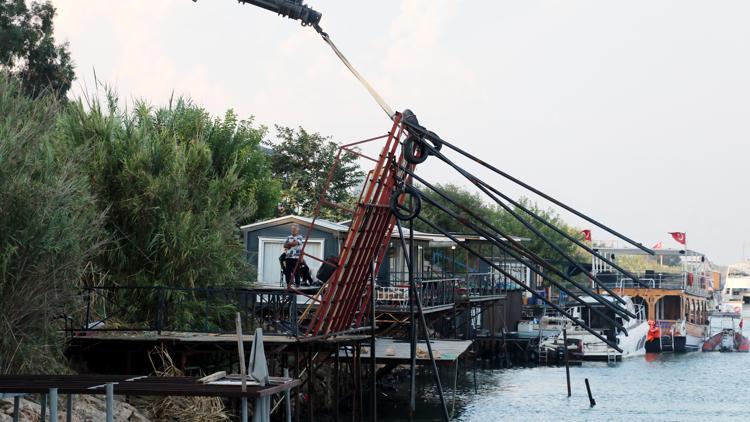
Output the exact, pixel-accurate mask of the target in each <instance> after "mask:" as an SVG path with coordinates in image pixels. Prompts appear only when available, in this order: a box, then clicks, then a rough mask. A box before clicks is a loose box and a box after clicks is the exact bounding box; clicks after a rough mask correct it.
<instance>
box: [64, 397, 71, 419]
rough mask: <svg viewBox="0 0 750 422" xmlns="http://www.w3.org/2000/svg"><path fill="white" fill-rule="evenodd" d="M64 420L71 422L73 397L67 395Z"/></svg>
mask: <svg viewBox="0 0 750 422" xmlns="http://www.w3.org/2000/svg"><path fill="white" fill-rule="evenodd" d="M65 420H66V421H67V422H73V395H72V394H68V402H67V406H66V407H65Z"/></svg>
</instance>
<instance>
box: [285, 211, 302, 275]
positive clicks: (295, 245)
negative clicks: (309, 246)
mask: <svg viewBox="0 0 750 422" xmlns="http://www.w3.org/2000/svg"><path fill="white" fill-rule="evenodd" d="M290 230H291V234H290V235H289V236H287V237H286V240H285V241H284V249H286V250H287V251H286V259H285V260H284V261H285V262H284V278H285V280H286V285H287V286H288V285H289V283H291V281H292V273H294V285H295V286H299V280H300V271H299V269H297V271H294V269H295V268H296V267H297V261H298V260H299V256H300V253H301V252H302V245H304V243H305V238H304V237H302V236H301V235H300V234H299V225H298V224H297V223H293V224H292V226H291V228H290Z"/></svg>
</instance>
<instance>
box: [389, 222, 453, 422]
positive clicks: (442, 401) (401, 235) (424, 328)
mask: <svg viewBox="0 0 750 422" xmlns="http://www.w3.org/2000/svg"><path fill="white" fill-rule="evenodd" d="M410 224H411V223H410ZM396 226H397V227H398V234H399V238H400V239H401V248H402V249H406V242H405V241H404V231H403V228H402V227H401V220H399V219H398V218H396ZM412 233H413V232H412ZM410 237H411V239H410V240H411V241H412V248H413V247H414V244H413V234H410ZM454 241H455V240H454ZM413 264H414V262H413V261H412V257H411V256H409V257H408V259H407V261H406V266H407V267H408V268H409V277H410V278H411V279H412V280H413V277H412V276H411V274H412V269H413V268H414V267H413ZM411 290H412V294H413V295H414V298H415V303H416V305H417V313H418V314H419V322H420V323H421V326H422V331H423V332H424V340H425V344H426V345H427V354H428V355H429V356H430V362H431V363H432V372H433V374H434V376H435V384H436V385H437V389H438V395H439V396H440V404H441V408H442V410H443V419H444V420H445V421H446V422H448V421H449V420H450V416H449V415H448V407H447V406H446V404H445V396H444V395H443V385H442V383H441V382H440V373H439V372H438V369H437V363H435V356H434V355H433V353H432V345H431V344H430V335H429V331H427V321H426V320H425V317H424V312H423V310H422V300H421V299H420V298H419V295H417V292H416V287H415V286H414V283H413V282H412V283H411Z"/></svg>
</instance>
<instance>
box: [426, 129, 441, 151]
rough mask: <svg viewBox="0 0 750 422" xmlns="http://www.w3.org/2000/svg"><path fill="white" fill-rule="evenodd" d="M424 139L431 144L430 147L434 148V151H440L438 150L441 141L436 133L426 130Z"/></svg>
mask: <svg viewBox="0 0 750 422" xmlns="http://www.w3.org/2000/svg"><path fill="white" fill-rule="evenodd" d="M425 138H426V139H427V140H429V141H430V142H432V146H433V147H435V150H436V151H440V148H442V147H443V140H442V139H440V137H439V136H437V133H435V132H433V131H431V130H428V131H427V136H425Z"/></svg>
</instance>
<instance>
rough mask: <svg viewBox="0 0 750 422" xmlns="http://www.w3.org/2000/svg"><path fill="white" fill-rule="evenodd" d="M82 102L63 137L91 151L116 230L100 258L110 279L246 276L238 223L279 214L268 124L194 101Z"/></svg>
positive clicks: (194, 283) (166, 282)
mask: <svg viewBox="0 0 750 422" xmlns="http://www.w3.org/2000/svg"><path fill="white" fill-rule="evenodd" d="M116 104H117V101H116V100H115V99H114V98H110V101H109V102H108V103H107V105H106V106H105V105H102V104H101V103H100V102H98V101H93V102H92V103H91V104H89V105H84V104H83V103H82V102H81V101H77V102H74V103H73V104H71V106H70V107H69V112H68V113H67V114H66V116H65V117H64V118H63V119H62V121H61V124H60V130H59V139H60V141H61V142H63V143H65V144H67V145H70V146H72V147H74V148H82V149H83V150H85V151H86V152H87V156H86V168H85V171H86V172H87V174H88V175H89V178H90V180H91V189H92V191H93V192H94V194H95V195H96V205H97V208H98V209H99V210H100V211H101V212H104V213H106V222H105V228H106V229H107V232H108V234H109V237H110V239H112V242H113V243H112V245H110V246H109V247H108V248H107V250H106V251H105V253H102V254H101V255H100V256H99V260H98V263H99V265H100V267H101V268H103V269H105V271H106V277H107V278H108V279H109V282H110V284H127V285H159V286H176V287H205V286H209V285H222V284H227V283H230V282H234V281H237V280H239V279H242V278H243V274H244V270H245V269H246V268H245V267H246V260H245V259H244V255H243V253H242V252H243V247H242V245H241V243H240V242H239V236H238V230H237V226H238V224H239V223H240V222H243V221H253V220H255V219H257V218H264V217H268V216H270V214H271V212H272V211H273V207H271V206H270V205H269V204H275V203H276V198H277V197H278V188H277V184H276V183H273V182H272V181H271V180H270V177H271V176H270V172H269V170H268V167H267V165H266V164H265V159H266V158H265V156H264V154H263V153H262V151H261V150H260V147H259V145H260V141H261V137H262V131H260V130H258V129H255V128H253V127H252V125H251V123H250V122H248V121H238V120H237V118H236V116H235V115H234V113H232V112H231V111H230V112H227V114H226V115H225V117H224V119H212V118H211V117H210V116H209V115H208V114H207V113H206V112H205V111H204V110H203V109H201V108H200V107H197V106H195V105H192V104H191V103H189V102H187V101H183V100H180V101H177V103H176V105H174V106H170V107H165V108H157V109H154V108H151V107H149V106H147V105H145V104H143V103H139V104H136V105H135V107H134V109H133V111H131V112H127V111H124V110H120V109H118V108H117V105H116Z"/></svg>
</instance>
